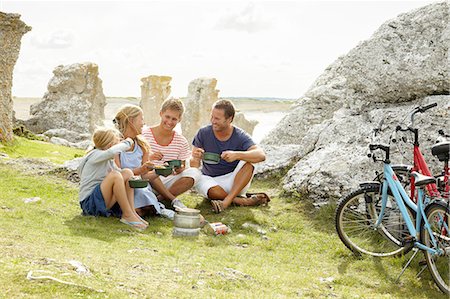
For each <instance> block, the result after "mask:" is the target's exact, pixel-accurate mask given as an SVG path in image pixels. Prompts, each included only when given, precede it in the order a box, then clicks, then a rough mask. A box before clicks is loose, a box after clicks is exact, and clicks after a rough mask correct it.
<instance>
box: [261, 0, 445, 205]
mask: <svg viewBox="0 0 450 299" xmlns="http://www.w3.org/2000/svg"><path fill="white" fill-rule="evenodd" d="M448 24H449V4H448V2H441V3H433V4H430V5H428V6H425V7H423V8H420V9H417V10H414V11H411V12H409V13H406V14H402V15H400V16H398V17H397V18H395V19H393V20H389V21H387V22H386V23H384V24H383V25H382V26H381V27H380V28H379V29H378V30H377V31H376V32H375V33H374V34H373V36H372V37H371V39H369V40H367V41H364V42H361V43H360V44H359V45H357V46H356V47H355V48H354V49H352V50H351V51H350V52H349V53H348V54H347V55H345V56H342V57H340V58H338V59H337V60H336V61H335V62H334V63H333V64H331V65H330V66H329V67H328V68H327V69H326V70H325V72H324V73H323V74H322V75H321V76H319V78H318V79H317V80H316V81H315V83H314V84H313V86H312V87H311V88H310V89H309V90H308V91H307V92H306V93H305V94H304V96H302V97H301V98H300V99H299V100H298V101H297V103H296V104H294V105H293V107H292V112H291V113H289V114H288V115H286V116H285V117H284V118H283V119H282V120H281V121H280V123H278V124H277V126H276V127H275V128H274V129H273V130H272V131H271V132H270V133H269V134H268V136H267V137H266V138H264V139H263V140H262V146H263V147H264V148H265V149H266V151H267V148H270V147H269V146H274V147H275V148H276V147H278V149H275V150H271V151H269V153H270V154H272V152H273V151H275V152H277V151H282V148H291V149H292V148H295V147H294V145H297V146H298V148H297V149H296V150H295V151H292V150H291V151H289V150H288V153H287V154H286V157H287V158H286V159H284V160H283V159H280V160H281V161H282V162H280V163H279V164H280V165H289V163H290V162H287V161H298V162H297V163H296V164H295V165H294V167H292V169H290V171H289V172H288V173H287V175H286V176H285V178H284V181H283V183H284V189H285V190H286V191H288V192H297V193H300V194H306V195H308V196H310V197H311V198H313V199H314V200H315V201H318V202H321V201H328V200H329V199H336V198H339V197H341V196H343V195H344V194H346V193H347V192H348V191H349V190H350V189H352V188H355V187H356V186H357V183H358V182H359V181H361V180H366V179H373V177H374V170H375V169H377V170H380V165H374V164H373V163H371V162H370V161H369V159H367V158H366V152H367V145H368V143H369V141H370V139H369V137H370V135H371V130H372V129H373V128H374V127H376V126H377V124H378V122H379V121H380V119H381V118H383V117H387V119H386V121H385V126H384V130H383V132H382V135H383V137H384V138H385V139H389V138H388V137H389V135H390V134H391V132H392V131H393V130H394V128H395V127H396V126H397V125H398V124H399V123H401V122H404V123H407V122H408V119H407V117H408V114H409V111H411V109H412V108H413V107H416V106H418V105H424V104H426V103H431V102H437V103H438V107H437V108H434V109H432V110H429V111H427V112H426V115H419V116H417V122H416V124H415V125H416V127H418V128H419V129H420V130H421V131H420V132H421V134H420V139H421V146H422V149H423V151H424V152H425V157H426V159H427V161H429V164H430V165H431V167H432V169H434V171H435V172H437V171H438V169H439V168H442V165H440V164H438V163H437V162H436V160H435V159H433V157H431V155H430V154H429V151H430V150H429V148H430V146H431V145H432V144H433V143H434V142H435V140H436V138H437V133H436V132H437V130H438V129H444V130H447V131H448V130H449V128H450V117H449V106H450V96H448V94H449V92H450V75H449V70H450V60H449V59H448V51H449V44H450V26H448ZM439 95H441V96H439ZM405 117H406V118H405ZM386 142H388V140H386ZM406 147H408V145H406ZM276 154H277V153H276ZM268 156H269V155H268ZM405 157H406V158H407V159H405V158H404V157H403V156H401V155H399V154H395V153H394V154H393V156H392V161H393V162H394V163H408V162H410V161H411V157H412V150H411V146H409V148H408V151H407V152H406V153H405ZM272 159H273V158H270V157H269V158H268V159H267V160H268V161H266V163H265V164H263V165H262V166H261V168H262V169H263V170H261V171H262V172H264V173H268V172H270V171H273V170H276V169H277V168H280V166H278V165H274V164H273V163H271V164H269V161H271V160H272ZM408 160H409V161H408ZM438 173H439V172H438Z"/></svg>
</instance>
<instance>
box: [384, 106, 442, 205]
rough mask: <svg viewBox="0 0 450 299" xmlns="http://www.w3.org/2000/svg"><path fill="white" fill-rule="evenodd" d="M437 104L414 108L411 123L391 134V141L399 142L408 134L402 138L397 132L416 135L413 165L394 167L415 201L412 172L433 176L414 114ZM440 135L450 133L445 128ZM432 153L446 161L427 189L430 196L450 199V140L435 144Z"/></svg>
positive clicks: (440, 131)
mask: <svg viewBox="0 0 450 299" xmlns="http://www.w3.org/2000/svg"><path fill="white" fill-rule="evenodd" d="M436 106H437V103H433V104H429V105H426V106H423V107H421V106H419V107H416V108H414V110H413V111H412V112H411V114H410V119H411V123H410V124H409V125H408V126H407V127H406V128H402V126H397V127H396V129H395V132H394V133H393V134H392V136H391V141H392V142H393V143H399V141H403V142H405V143H406V142H408V140H407V138H406V136H403V137H402V138H400V139H397V132H411V133H412V134H413V136H414V138H413V139H414V140H413V146H414V149H413V166H410V165H393V167H392V168H393V169H394V171H395V173H396V175H397V176H398V177H399V180H401V181H402V184H403V185H404V187H407V188H405V189H410V191H409V192H410V194H411V195H410V197H411V199H413V201H415V202H416V199H417V194H416V193H417V192H416V188H415V185H414V181H415V179H414V177H412V176H411V173H412V172H414V171H415V172H418V173H421V174H423V175H426V176H433V175H432V173H431V171H430V169H429V167H428V165H427V163H426V161H425V158H424V157H423V154H422V152H421V150H420V146H419V129H418V128H415V127H414V116H415V115H416V114H417V113H423V112H425V111H427V110H429V109H431V108H434V107H436ZM438 133H439V135H441V136H443V137H446V138H448V137H450V136H449V135H445V134H444V131H443V130H439V131H438ZM431 153H432V155H433V156H436V157H437V158H438V159H439V161H441V162H444V168H443V170H442V173H441V174H439V175H437V176H435V178H436V179H437V184H435V183H432V184H428V185H426V191H427V193H428V195H429V196H430V197H432V198H433V197H435V198H443V199H445V200H447V201H448V200H449V198H450V197H449V194H450V170H449V153H450V142H449V141H443V142H440V143H437V144H435V145H434V146H433V147H432V148H431ZM382 178H383V177H382V175H377V178H376V180H378V181H381V180H382Z"/></svg>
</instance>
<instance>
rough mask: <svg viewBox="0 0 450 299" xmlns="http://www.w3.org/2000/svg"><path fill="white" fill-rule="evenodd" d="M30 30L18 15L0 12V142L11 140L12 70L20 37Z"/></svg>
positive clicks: (17, 54) (18, 48)
mask: <svg viewBox="0 0 450 299" xmlns="http://www.w3.org/2000/svg"><path fill="white" fill-rule="evenodd" d="M30 30H31V27H30V26H27V25H26V24H25V23H24V22H22V21H21V20H20V15H18V14H7V13H3V12H0V57H1V59H0V70H1V71H0V141H10V140H12V138H13V133H12V120H13V101H12V97H11V87H12V79H13V78H12V77H13V70H14V65H15V64H16V61H17V58H18V57H19V51H20V44H21V39H22V36H23V35H24V34H25V33H27V32H28V31H30Z"/></svg>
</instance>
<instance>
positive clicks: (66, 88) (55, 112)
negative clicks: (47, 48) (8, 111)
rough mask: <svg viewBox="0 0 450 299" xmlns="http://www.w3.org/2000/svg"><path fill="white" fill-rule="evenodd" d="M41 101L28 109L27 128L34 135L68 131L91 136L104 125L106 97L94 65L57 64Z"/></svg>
mask: <svg viewBox="0 0 450 299" xmlns="http://www.w3.org/2000/svg"><path fill="white" fill-rule="evenodd" d="M53 74H54V77H53V78H52V79H51V80H50V82H49V83H48V87H47V88H48V91H47V92H46V93H45V95H44V99H43V101H41V102H39V103H37V104H34V105H32V106H31V108H30V114H31V118H30V119H29V120H27V121H26V125H27V127H28V128H29V129H30V130H32V131H33V132H36V133H42V132H45V131H47V130H50V129H67V130H69V131H73V132H76V133H79V134H88V133H92V132H93V131H94V129H95V127H96V126H97V125H102V124H103V119H104V118H105V114H104V108H105V105H106V98H105V95H104V94H103V88H102V80H101V79H100V78H99V77H98V66H97V65H96V64H94V63H89V62H87V63H75V64H71V65H66V66H64V65H60V66H58V67H56V68H55V69H54V70H53Z"/></svg>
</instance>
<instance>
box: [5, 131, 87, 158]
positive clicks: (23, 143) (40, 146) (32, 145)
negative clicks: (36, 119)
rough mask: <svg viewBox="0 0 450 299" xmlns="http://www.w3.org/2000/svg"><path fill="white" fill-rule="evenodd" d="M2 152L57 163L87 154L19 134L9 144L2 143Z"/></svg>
mask: <svg viewBox="0 0 450 299" xmlns="http://www.w3.org/2000/svg"><path fill="white" fill-rule="evenodd" d="M0 152H1V153H5V154H7V155H8V156H10V157H11V158H46V159H49V160H50V161H51V162H53V163H57V164H62V163H64V162H65V161H67V160H71V159H74V158H76V157H82V156H83V155H84V154H85V151H84V150H80V149H75V148H71V147H67V146H61V145H55V144H51V143H48V142H43V141H37V140H29V139H26V138H23V137H17V136H16V137H15V138H14V141H12V142H11V143H10V144H8V145H5V144H1V143H0Z"/></svg>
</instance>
